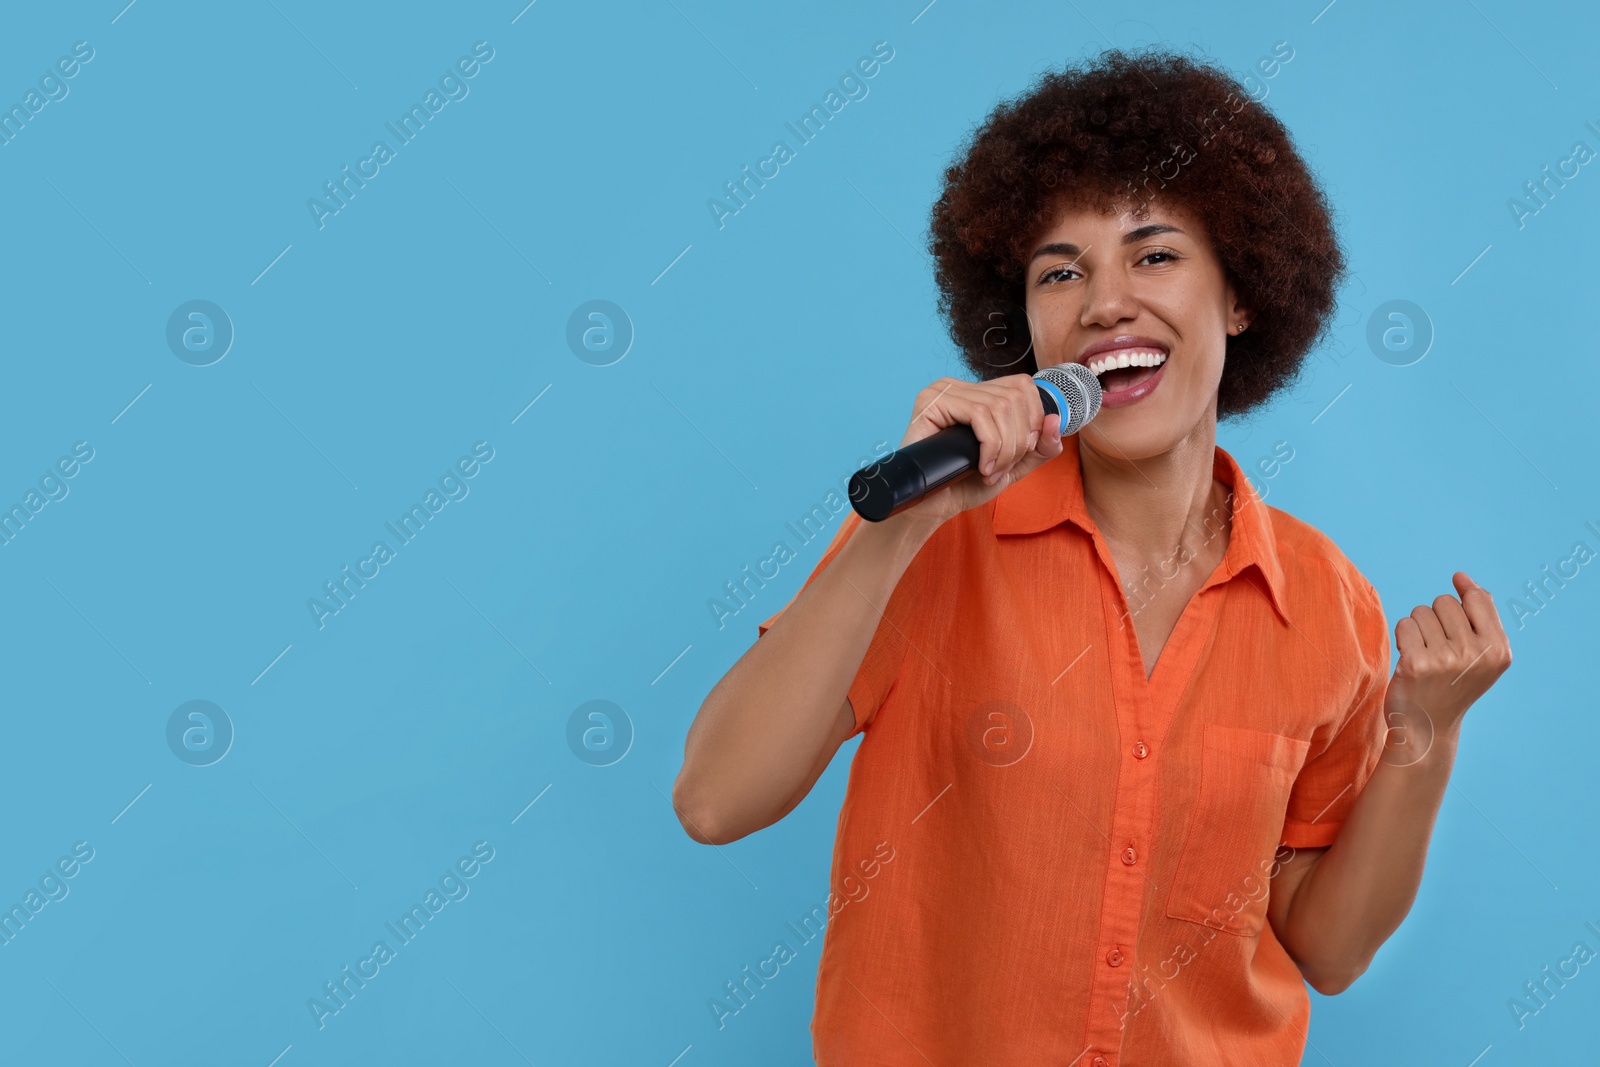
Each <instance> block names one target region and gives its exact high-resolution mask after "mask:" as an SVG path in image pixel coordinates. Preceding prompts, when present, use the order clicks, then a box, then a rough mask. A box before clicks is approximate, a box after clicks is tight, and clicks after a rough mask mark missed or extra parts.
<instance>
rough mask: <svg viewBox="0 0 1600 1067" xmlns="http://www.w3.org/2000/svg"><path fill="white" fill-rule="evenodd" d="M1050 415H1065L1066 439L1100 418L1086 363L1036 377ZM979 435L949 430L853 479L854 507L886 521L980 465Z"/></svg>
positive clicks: (863, 514) (1096, 382)
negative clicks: (1096, 418) (1091, 421)
mask: <svg viewBox="0 0 1600 1067" xmlns="http://www.w3.org/2000/svg"><path fill="white" fill-rule="evenodd" d="M1033 383H1034V385H1036V386H1038V388H1039V399H1040V400H1041V401H1042V402H1043V403H1044V413H1045V414H1046V415H1060V416H1061V436H1062V437H1066V436H1067V435H1068V434H1074V433H1077V432H1078V431H1079V430H1081V429H1083V428H1084V426H1086V425H1088V422H1089V420H1090V419H1092V418H1094V417H1095V416H1096V415H1098V414H1099V413H1100V380H1099V379H1098V378H1096V377H1095V376H1094V372H1092V371H1091V370H1089V368H1088V367H1085V366H1084V365H1083V364H1081V363H1063V364H1061V365H1060V366H1057V367H1046V368H1045V369H1044V370H1042V371H1040V372H1039V373H1037V374H1035V375H1034V376H1033ZM978 450H979V445H978V435H977V434H975V433H973V432H972V427H970V426H961V425H956V426H947V427H945V428H944V429H943V430H940V431H939V432H938V433H935V434H931V435H929V436H928V437H924V438H923V439H922V440H920V441H913V442H911V443H910V444H909V445H906V446H905V447H904V448H902V449H900V450H899V451H897V452H891V453H889V454H888V455H887V456H884V457H883V458H882V459H881V460H879V461H878V462H876V463H874V464H872V465H871V466H868V467H863V468H861V469H860V470H858V471H856V472H855V473H854V474H852V475H851V476H850V484H849V490H850V506H851V507H853V508H854V509H855V511H856V514H857V515H860V516H861V517H862V518H863V519H866V520H867V521H868V522H882V521H883V520H884V519H887V518H888V517H889V516H891V515H893V514H895V513H897V512H900V511H904V510H905V509H906V508H909V507H911V506H912V505H913V504H915V503H916V502H917V501H919V500H921V499H922V498H923V497H925V496H927V495H928V494H929V493H931V492H933V491H934V490H935V489H939V488H941V487H943V486H945V485H948V484H949V483H950V482H953V481H955V480H956V479H958V478H960V477H962V476H964V475H966V474H969V473H971V472H972V471H974V470H976V469H977V466H978Z"/></svg>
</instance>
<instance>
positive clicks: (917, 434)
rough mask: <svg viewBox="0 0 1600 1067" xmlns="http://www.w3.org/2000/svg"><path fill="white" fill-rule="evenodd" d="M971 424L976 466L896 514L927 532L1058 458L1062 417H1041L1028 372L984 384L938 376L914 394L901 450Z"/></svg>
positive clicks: (1034, 388)
mask: <svg viewBox="0 0 1600 1067" xmlns="http://www.w3.org/2000/svg"><path fill="white" fill-rule="evenodd" d="M958 424H960V425H966V426H971V427H972V431H973V433H974V434H976V435H977V438H978V467H977V469H976V470H975V471H973V472H971V473H969V474H966V475H963V476H962V477H960V478H958V479H957V480H956V481H954V482H951V483H949V484H948V485H945V486H942V487H941V488H939V489H936V490H934V491H933V492H931V493H929V494H928V495H927V496H925V497H923V498H922V499H921V500H920V501H918V502H917V503H916V504H913V505H912V506H911V507H909V508H906V509H905V511H903V512H899V513H897V514H896V515H895V516H894V518H899V517H900V516H901V515H904V516H905V517H906V520H907V521H910V522H915V523H918V524H922V523H926V524H927V525H928V527H929V528H930V529H932V528H936V527H938V526H940V525H943V524H944V522H945V521H946V520H948V519H950V518H953V517H954V516H956V515H959V514H960V513H961V512H963V511H967V510H969V509H971V508H975V507H978V506H979V505H980V504H985V503H987V502H988V501H990V500H993V499H994V498H995V497H997V496H999V495H1000V493H1002V492H1003V491H1004V490H1005V488H1006V487H1007V486H1009V485H1012V484H1014V483H1016V482H1017V481H1019V480H1020V479H1022V478H1023V477H1024V476H1025V475H1027V474H1028V473H1029V472H1030V471H1032V470H1033V469H1034V468H1036V467H1038V466H1039V465H1040V464H1041V463H1044V462H1045V461H1046V460H1049V459H1053V458H1054V457H1056V456H1059V455H1060V454H1061V449H1062V448H1063V447H1064V446H1063V444H1062V438H1061V416H1060V415H1049V416H1047V415H1045V413H1044V403H1043V401H1041V400H1040V399H1039V387H1038V385H1037V384H1036V383H1035V382H1034V380H1033V376H1032V375H1030V374H1007V375H1005V376H1004V377H1000V378H991V379H989V380H988V381H982V382H969V381H964V380H962V379H960V378H940V379H939V380H938V381H936V382H934V383H932V384H931V385H929V386H928V387H927V388H926V389H924V390H922V392H920V393H918V394H917V401H916V406H915V407H914V408H913V409H912V415H911V424H910V425H909V426H907V427H906V433H905V437H904V438H903V439H902V440H901V441H900V447H901V448H904V447H905V446H906V445H909V444H911V443H912V442H913V441H920V440H922V439H923V438H924V437H930V436H932V435H933V434H935V433H938V432H939V431H940V430H943V429H946V428H947V427H950V426H955V425H958Z"/></svg>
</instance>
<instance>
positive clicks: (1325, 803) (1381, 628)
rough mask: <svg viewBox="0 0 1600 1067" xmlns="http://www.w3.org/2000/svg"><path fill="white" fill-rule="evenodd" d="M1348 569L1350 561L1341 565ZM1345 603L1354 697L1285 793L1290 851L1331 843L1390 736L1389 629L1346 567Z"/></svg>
mask: <svg viewBox="0 0 1600 1067" xmlns="http://www.w3.org/2000/svg"><path fill="white" fill-rule="evenodd" d="M1341 564H1342V566H1343V567H1346V568H1349V566H1350V565H1349V564H1348V563H1342V561H1341ZM1349 574H1350V576H1349V577H1347V578H1346V579H1345V584H1346V588H1347V590H1348V596H1347V598H1346V603H1347V604H1348V605H1349V609H1348V610H1349V612H1350V616H1351V621H1352V624H1353V631H1354V637H1355V645H1356V649H1357V653H1356V655H1355V656H1354V661H1355V666H1356V670H1355V671H1354V672H1351V671H1349V670H1348V669H1347V670H1346V673H1347V674H1352V675H1353V678H1354V681H1355V683H1356V685H1355V698H1354V700H1353V701H1352V703H1351V705H1350V708H1349V710H1348V712H1347V713H1346V715H1345V717H1344V721H1343V722H1342V723H1341V724H1340V726H1339V728H1338V730H1337V732H1336V733H1335V734H1334V735H1333V738H1332V740H1331V741H1329V742H1328V744H1327V746H1326V747H1325V748H1323V750H1322V751H1321V752H1315V753H1314V754H1313V755H1312V756H1311V757H1310V758H1308V759H1307V760H1306V762H1305V765H1304V766H1302V767H1301V768H1300V775H1299V777H1297V778H1296V779H1295V783H1294V788H1293V790H1292V791H1291V792H1290V794H1289V807H1288V812H1287V813H1286V816H1285V819H1284V825H1283V843H1284V844H1286V845H1289V846H1290V847H1292V848H1321V847H1324V846H1327V845H1331V844H1333V842H1334V840H1335V839H1336V838H1337V837H1338V836H1339V827H1340V826H1342V825H1343V824H1344V820H1345V818H1346V817H1347V816H1348V815H1349V814H1350V810H1351V809H1352V808H1353V807H1354V806H1355V802H1356V798H1357V797H1358V796H1360V795H1361V790H1362V789H1364V788H1365V787H1366V784H1367V780H1368V779H1369V778H1371V777H1372V773H1373V772H1374V771H1375V770H1377V769H1378V761H1379V760H1380V759H1381V758H1382V756H1383V748H1384V744H1385V742H1386V739H1387V737H1388V733H1389V722H1388V719H1387V718H1386V716H1385V714H1384V700H1385V697H1386V696H1387V695H1388V691H1389V627H1388V623H1387V622H1386V621H1385V620H1384V616H1383V603H1382V601H1381V600H1379V598H1378V593H1377V590H1375V589H1373V588H1372V585H1371V584H1370V583H1369V582H1368V581H1367V580H1366V579H1365V578H1363V577H1361V575H1360V574H1357V573H1355V572H1354V570H1353V568H1351V569H1350V572H1349Z"/></svg>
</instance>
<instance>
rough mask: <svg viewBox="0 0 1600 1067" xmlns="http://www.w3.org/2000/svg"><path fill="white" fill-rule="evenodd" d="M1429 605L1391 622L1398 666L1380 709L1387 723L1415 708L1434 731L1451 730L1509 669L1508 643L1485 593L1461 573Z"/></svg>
mask: <svg viewBox="0 0 1600 1067" xmlns="http://www.w3.org/2000/svg"><path fill="white" fill-rule="evenodd" d="M1451 580H1452V581H1453V582H1454V583H1455V587H1456V591H1457V592H1458V593H1460V594H1461V599H1459V600H1457V599H1456V598H1455V597H1453V596H1451V595H1450V594H1448V593H1444V594H1441V595H1440V596H1439V597H1437V598H1435V600H1434V602H1433V606H1432V607H1431V608H1430V607H1427V606H1425V605H1420V604H1419V605H1418V606H1417V607H1416V608H1415V609H1414V610H1413V611H1412V612H1411V614H1410V615H1407V616H1406V617H1405V618H1403V619H1401V620H1400V621H1399V622H1398V623H1396V624H1395V628H1394V639H1395V645H1396V647H1398V648H1399V650H1400V662H1399V663H1398V664H1397V665H1396V666H1395V671H1394V677H1393V678H1392V679H1391V680H1390V682H1389V692H1388V695H1387V697H1386V699H1385V707H1386V709H1387V710H1388V712H1389V714H1390V719H1391V721H1393V720H1394V718H1395V717H1396V716H1400V717H1402V718H1403V717H1404V716H1405V715H1406V713H1407V712H1408V711H1409V710H1410V708H1412V707H1415V708H1420V709H1421V710H1422V711H1423V712H1424V713H1425V714H1426V715H1427V717H1428V719H1429V720H1431V723H1432V726H1433V728H1434V730H1435V731H1436V732H1438V731H1445V730H1453V729H1454V728H1455V727H1456V726H1457V725H1459V724H1460V722H1461V719H1462V717H1463V716H1465V715H1466V713H1467V708H1469V707H1471V706H1472V702H1473V701H1475V700H1477V699H1478V698H1479V697H1481V696H1482V695H1483V694H1484V693H1486V692H1488V689H1489V687H1490V686H1491V685H1493V684H1494V683H1495V681H1496V679H1498V678H1499V677H1500V675H1502V674H1504V673H1505V670H1506V668H1507V667H1509V666H1511V642H1510V641H1508V640H1507V639H1506V631H1505V628H1504V627H1503V626H1501V625H1500V612H1499V611H1498V610H1496V608H1495V606H1494V598H1493V597H1491V596H1490V595H1489V591H1488V590H1487V589H1484V588H1483V587H1482V586H1480V585H1479V584H1478V583H1477V582H1474V581H1473V580H1472V579H1471V578H1469V577H1467V575H1466V574H1465V573H1463V572H1461V571H1457V572H1456V573H1455V574H1454V575H1452V576H1451Z"/></svg>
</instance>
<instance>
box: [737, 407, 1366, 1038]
mask: <svg viewBox="0 0 1600 1067" xmlns="http://www.w3.org/2000/svg"><path fill="white" fill-rule="evenodd" d="M1067 446H1068V447H1067V448H1066V449H1064V450H1063V452H1062V453H1061V455H1059V456H1057V457H1056V458H1055V459H1052V460H1050V461H1049V462H1047V463H1045V464H1044V465H1043V466H1041V467H1040V468H1038V469H1037V470H1035V471H1033V472H1032V473H1031V474H1029V475H1028V476H1027V477H1025V478H1023V479H1022V481H1020V482H1018V483H1017V484H1016V485H1014V486H1012V487H1010V488H1008V489H1006V490H1005V491H1004V492H1002V493H1001V494H1000V495H999V496H998V497H996V498H995V499H994V500H992V501H990V502H988V503H986V504H984V505H982V506H981V507H977V508H973V509H971V510H969V511H966V512H963V513H962V514H960V515H958V516H956V517H955V518H953V519H951V520H949V521H948V522H946V523H945V524H944V525H942V526H941V527H939V529H938V530H937V531H936V532H935V533H934V534H933V536H932V537H931V538H930V539H929V540H928V541H927V542H926V543H925V544H924V545H923V546H922V548H921V550H920V552H919V553H918V554H917V556H916V558H915V559H914V560H913V562H912V563H911V565H910V566H909V567H908V569H907V570H906V572H905V574H904V575H903V576H902V577H901V579H900V582H899V584H898V585H897V586H896V588H895V591H894V593H893V595H892V597H891V598H890V601H889V604H888V606H887V608H886V609H885V612H884V616H885V617H884V619H883V620H882V621H880V623H879V625H878V629H877V632H876V634H875V636H874V637H873V640H872V643H871V646H870V648H869V649H868V651H867V653H866V656H865V658H864V659H863V661H862V665H861V669H860V671H859V672H858V673H857V675H856V677H855V679H854V681H853V682H852V684H851V686H850V691H849V696H850V703H851V705H852V707H853V708H854V710H855V715H856V724H857V732H860V733H862V735H863V736H862V739H861V744H860V746H859V748H858V749H857V751H856V754H855V758H854V760H853V762H852V764H851V767H850V779H849V784H848V786H847V787H846V791H845V798H844V805H843V807H842V809H841V811H840V813H839V823H838V832H837V837H836V839H835V843H834V852H833V873H832V885H833V893H834V894H835V895H837V896H852V897H853V896H854V895H855V891H854V890H853V889H852V887H855V889H856V890H858V889H859V887H856V886H855V883H856V882H857V881H859V878H858V877H856V876H855V872H856V870H857V867H858V864H860V863H862V862H867V861H871V860H872V859H873V857H874V856H875V855H876V854H877V849H879V848H880V847H887V848H892V849H893V850H894V851H893V856H894V859H893V862H891V863H883V864H880V865H875V866H876V869H875V871H874V872H873V874H874V878H873V881H872V883H871V893H870V894H869V895H865V896H861V897H860V898H859V899H853V900H852V903H851V905H850V906H849V907H847V908H842V909H840V910H838V912H837V913H836V914H835V915H834V917H833V918H832V919H831V921H829V923H828V925H827V927H826V935H825V937H824V940H823V949H822V957H821V960H820V962H819V965H818V974H817V988H816V1013H815V1016H814V1018H813V1020H812V1024H811V1032H812V1047H813V1052H814V1054H815V1056H816V1060H817V1063H818V1064H819V1065H821V1067H862V1065H891V1064H893V1065H900V1064H904V1065H907V1067H927V1065H928V1064H929V1063H930V1062H931V1063H933V1064H937V1065H938V1067H958V1065H965V1064H979V1063H981V1064H985V1065H989V1067H1003V1065H1010V1064H1016V1065H1019V1067H1020V1065H1026V1067H1041V1065H1060V1067H1067V1065H1069V1064H1070V1065H1074V1067H1114V1065H1120V1064H1128V1065H1130V1067H1165V1065H1172V1067H1209V1065H1213V1064H1215V1065H1218V1067H1220V1065H1223V1064H1228V1065H1237V1064H1251V1065H1262V1067H1276V1065H1280V1064H1281V1065H1283V1067H1293V1065H1297V1064H1299V1063H1300V1058H1301V1054H1302V1052H1303V1051H1304V1048H1305V1043H1306V1031H1307V1024H1308V1021H1309V1018H1310V998H1309V997H1308V995H1307V992H1306V989H1307V987H1306V984H1305V982H1304V980H1303V978H1302V977H1301V975H1300V972H1299V970H1298V968H1297V967H1296V966H1295V964H1294V962H1293V961H1292V960H1291V959H1290V958H1289V956H1288V954H1287V953H1286V952H1285V951H1284V948H1283V946H1282V945H1281V944H1280V943H1279V942H1278V939H1277V937H1276V935H1275V934H1274V933H1273V930H1272V927H1271V926H1270V924H1268V923H1267V921H1266V910H1267V895H1268V891H1269V890H1270V889H1271V886H1272V882H1271V878H1272V876H1274V875H1275V874H1276V873H1277V869H1278V868H1277V863H1276V861H1281V860H1284V859H1287V858H1288V857H1289V856H1290V855H1292V854H1293V853H1292V850H1293V849H1297V848H1307V847H1314V846H1321V845H1328V844H1331V843H1332V842H1333V840H1334V838H1335V837H1336V836H1337V835H1338V833H1339V827H1340V825H1341V823H1342V822H1343V820H1344V819H1345V817H1346V815H1347V814H1348V813H1349V811H1350V809H1351V807H1352V805H1353V804H1354V802H1355V799H1356V796H1357V794H1358V793H1359V792H1360V791H1361V788H1362V786H1363V785H1365V783H1366V781H1367V779H1368V777H1369V776H1370V775H1371V774H1372V772H1373V771H1374V770H1375V769H1376V767H1377V763H1378V760H1379V757H1380V754H1381V752H1382V748H1383V744H1384V738H1385V735H1386V732H1387V723H1386V720H1385V718H1384V711H1383V700H1384V694H1385V691H1386V687H1387V683H1388V675H1389V636H1388V626H1387V624H1386V623H1385V621H1384V617H1383V608H1382V605H1381V604H1380V602H1379V599H1378V595H1377V593H1376V592H1375V591H1374V590H1373V588H1372V586H1371V584H1370V583H1368V582H1367V580H1366V579H1365V578H1363V577H1362V575H1361V574H1360V573H1359V572H1358V571H1357V570H1356V569H1355V567H1354V566H1353V565H1352V564H1351V563H1350V562H1349V561H1348V560H1347V559H1346V558H1345V557H1344V555H1343V554H1342V553H1341V552H1340V551H1339V549H1338V548H1337V547H1335V546H1334V544H1333V542H1331V541H1330V540H1329V539H1328V538H1327V537H1326V536H1324V535H1323V534H1321V533H1320V532H1318V531H1317V530H1316V529H1314V528H1313V527H1311V526H1309V525H1307V524H1306V523H1304V522H1301V521H1299V520H1298V519H1296V518H1294V517H1293V516H1291V515H1289V514H1287V513H1286V512H1283V511H1280V510H1279V509H1277V508H1274V507H1269V506H1268V505H1266V504H1264V503H1262V502H1261V499H1260V497H1259V496H1258V495H1257V493H1256V491H1255V490H1254V488H1253V487H1251V485H1250V483H1249V481H1248V479H1246V478H1245V477H1244V476H1243V475H1242V473H1241V471H1240V469H1239V467H1238V464H1237V463H1235V461H1234V460H1233V457H1232V456H1230V455H1228V453H1227V452H1225V451H1224V450H1223V449H1221V448H1220V447H1219V448H1217V450H1216V453H1215V463H1214V471H1215V477H1216V478H1217V480H1219V481H1221V482H1222V483H1224V484H1225V485H1227V486H1229V487H1231V488H1232V489H1233V491H1234V516H1233V522H1232V527H1231V532H1230V534H1229V541H1228V548H1227V552H1226V555H1225V557H1224V558H1223V560H1222V562H1221V563H1220V564H1219V565H1218V566H1217V568H1216V570H1215V571H1214V572H1213V573H1212V574H1211V575H1210V576H1209V577H1208V578H1207V580H1206V582H1205V584H1204V585H1203V586H1202V587H1201V588H1200V590H1199V592H1197V593H1196V594H1195V595H1194V597H1193V599H1192V600H1191V601H1190V602H1189V604H1188V605H1187V606H1186V607H1185V609H1184V612H1183V615H1182V617H1181V618H1180V619H1179V620H1178V623H1177V626H1176V628H1175V629H1174V630H1173V632H1172V635H1171V637H1170V638H1169V639H1168V641H1167V643H1166V645H1165V647H1164V648H1163V649H1162V652H1161V656H1160V658H1159V659H1158V660H1157V662H1156V667H1155V671H1154V673H1153V675H1152V676H1151V677H1150V678H1149V679H1148V681H1147V680H1146V678H1145V673H1144V664H1143V660H1142V659H1141V657H1140V654H1139V647H1138V639H1137V635H1136V633H1135V630H1134V627H1133V625H1132V620H1131V618H1129V617H1128V614H1129V612H1130V611H1133V610H1137V609H1138V608H1139V607H1140V605H1141V604H1142V603H1143V598H1144V597H1146V596H1148V595H1150V593H1151V592H1152V591H1153V590H1154V589H1156V588H1158V587H1159V586H1160V584H1161V583H1162V582H1163V581H1164V580H1172V579H1173V578H1174V577H1175V575H1176V573H1177V572H1176V568H1177V567H1178V566H1181V565H1183V562H1182V561H1177V560H1174V561H1170V562H1169V563H1168V564H1164V565H1163V567H1162V568H1160V569H1159V570H1158V571H1150V572H1148V573H1147V574H1146V575H1145V576H1143V578H1142V579H1141V582H1140V583H1138V584H1139V589H1138V591H1136V592H1135V593H1133V594H1132V595H1131V596H1130V595H1129V594H1127V593H1125V592H1124V589H1123V587H1122V586H1121V585H1120V584H1119V583H1118V581H1117V577H1116V570H1115V564H1114V563H1113V561H1112V557H1111V553H1110V550H1109V548H1108V547H1107V545H1106V542H1105V540H1104V538H1103V537H1102V536H1101V535H1100V533H1099V531H1098V530H1097V529H1096V527H1095V525H1094V522H1093V521H1092V520H1091V519H1090V518H1089V516H1088V514H1087V512H1086V511H1085V510H1084V503H1083V483H1082V480H1081V474H1080V468H1079V460H1078V449H1077V445H1076V439H1075V438H1074V439H1071V440H1069V441H1068V442H1067ZM1217 518H1218V521H1219V523H1222V522H1226V512H1225V511H1224V512H1223V514H1221V515H1218V516H1217ZM860 524H861V519H860V518H859V517H858V516H857V515H855V513H854V512H851V513H850V514H849V515H848V516H847V517H846V520H845V522H844V523H842V524H841V526H840V528H839V530H838V531H837V533H836V534H835V536H834V539H833V543H832V544H831V545H830V546H829V548H828V550H827V552H826V553H825V554H824V555H823V557H822V559H821V561H820V562H819V563H818V564H817V567H816V570H814V571H813V572H812V578H814V577H815V576H816V574H817V572H819V571H820V570H821V569H822V568H823V567H825V566H827V565H828V563H829V561H830V560H832V559H833V558H834V557H835V556H836V555H837V554H838V551H839V549H840V548H841V547H842V545H843V544H844V541H845V539H846V538H848V537H849V536H850V533H851V531H853V530H855V529H857V528H859V526H860ZM1207 527H1208V528H1207V530H1206V531H1205V532H1206V533H1214V535H1215V536H1221V533H1220V527H1218V526H1213V525H1211V524H1210V523H1209V522H1208V524H1207ZM810 581H811V578H808V579H807V584H809V583H810ZM781 614H782V613H781V611H780V612H779V613H778V614H775V615H773V616H772V617H771V618H769V619H767V620H766V621H764V622H762V623H761V624H760V627H759V633H765V632H766V631H767V628H768V627H770V626H772V625H773V623H774V621H775V620H776V619H777V618H778V617H779V615H781Z"/></svg>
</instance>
